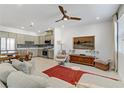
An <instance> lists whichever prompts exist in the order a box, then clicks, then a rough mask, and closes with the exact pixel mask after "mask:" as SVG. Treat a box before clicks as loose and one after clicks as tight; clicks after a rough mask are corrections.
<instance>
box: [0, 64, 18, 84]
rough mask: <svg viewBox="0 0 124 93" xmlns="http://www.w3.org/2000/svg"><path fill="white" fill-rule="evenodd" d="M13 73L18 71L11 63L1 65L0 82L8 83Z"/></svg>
mask: <svg viewBox="0 0 124 93" xmlns="http://www.w3.org/2000/svg"><path fill="white" fill-rule="evenodd" d="M13 71H16V69H15V68H13V67H12V65H11V64H9V63H2V64H0V80H1V81H2V82H4V83H7V77H8V75H9V74H10V73H11V72H13Z"/></svg>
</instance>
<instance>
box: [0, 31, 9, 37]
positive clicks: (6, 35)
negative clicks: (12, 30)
mask: <svg viewBox="0 0 124 93" xmlns="http://www.w3.org/2000/svg"><path fill="white" fill-rule="evenodd" d="M0 37H8V32H3V31H0Z"/></svg>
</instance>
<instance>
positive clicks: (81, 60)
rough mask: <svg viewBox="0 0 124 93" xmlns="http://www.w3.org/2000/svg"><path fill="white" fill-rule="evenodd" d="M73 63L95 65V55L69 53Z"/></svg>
mask: <svg viewBox="0 0 124 93" xmlns="http://www.w3.org/2000/svg"><path fill="white" fill-rule="evenodd" d="M69 56H70V62H71V63H78V64H83V65H89V66H94V59H95V58H94V57H92V56H82V55H76V54H75V55H69Z"/></svg>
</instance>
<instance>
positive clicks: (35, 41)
mask: <svg viewBox="0 0 124 93" xmlns="http://www.w3.org/2000/svg"><path fill="white" fill-rule="evenodd" d="M33 40H34V44H39V36H34V37H33Z"/></svg>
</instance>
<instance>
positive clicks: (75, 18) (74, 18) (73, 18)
mask: <svg viewBox="0 0 124 93" xmlns="http://www.w3.org/2000/svg"><path fill="white" fill-rule="evenodd" d="M69 19H72V20H81V18H78V17H70V18H69Z"/></svg>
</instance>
